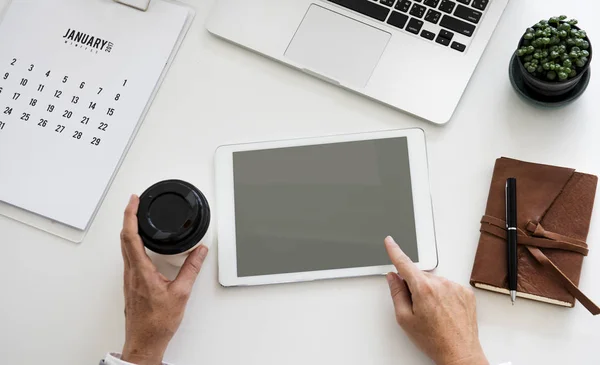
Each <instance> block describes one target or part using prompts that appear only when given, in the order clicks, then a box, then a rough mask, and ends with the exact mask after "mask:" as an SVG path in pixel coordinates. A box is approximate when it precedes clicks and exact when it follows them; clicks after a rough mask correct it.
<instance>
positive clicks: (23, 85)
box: [0, 57, 130, 147]
mask: <svg viewBox="0 0 600 365" xmlns="http://www.w3.org/2000/svg"><path fill="white" fill-rule="evenodd" d="M1 62H2V66H3V67H2V72H1V73H0V75H1V77H0V108H1V111H2V114H0V133H2V132H3V131H4V132H6V131H7V130H8V129H9V128H11V126H14V125H15V124H17V123H22V124H25V125H28V126H33V125H35V127H37V128H43V129H47V130H48V131H53V132H54V133H55V134H57V135H61V137H62V135H63V134H64V135H69V134H70V138H71V139H74V140H77V141H87V143H88V144H89V145H90V146H93V147H100V146H101V145H102V140H103V139H106V138H110V127H111V124H112V123H111V122H112V121H113V120H114V117H115V115H116V114H117V113H118V105H119V103H122V102H126V101H127V95H126V93H127V89H128V86H130V82H129V80H128V79H123V80H122V81H121V82H120V85H117V86H115V85H103V84H96V85H91V84H89V83H87V82H86V81H85V80H84V79H81V80H79V79H75V78H74V77H72V76H70V75H69V73H68V72H61V70H54V69H50V68H48V67H44V66H43V65H39V64H38V65H36V64H34V63H30V62H28V61H27V60H21V59H19V58H17V57H11V58H9V59H3V60H1ZM55 137H56V136H50V135H48V138H55Z"/></svg>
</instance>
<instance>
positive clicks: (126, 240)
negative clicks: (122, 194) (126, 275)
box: [121, 195, 152, 266]
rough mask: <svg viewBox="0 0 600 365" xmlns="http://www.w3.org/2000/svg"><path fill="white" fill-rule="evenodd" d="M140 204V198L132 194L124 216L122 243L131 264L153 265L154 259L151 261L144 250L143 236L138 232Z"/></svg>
mask: <svg viewBox="0 0 600 365" xmlns="http://www.w3.org/2000/svg"><path fill="white" fill-rule="evenodd" d="M139 205H140V200H139V198H138V197H137V196H136V195H132V196H131V198H130V199H129V204H128V205H127V208H126V209H125V215H124V217H123V230H122V231H121V244H122V245H123V248H124V252H125V255H126V257H127V259H128V260H129V265H130V266H134V265H136V266H139V265H142V266H143V265H148V264H150V265H152V261H150V258H149V257H148V255H147V254H146V250H144V243H143V242H142V238H141V237H140V236H139V234H138V220H137V210H138V206H139Z"/></svg>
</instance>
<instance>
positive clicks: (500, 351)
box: [0, 0, 600, 365]
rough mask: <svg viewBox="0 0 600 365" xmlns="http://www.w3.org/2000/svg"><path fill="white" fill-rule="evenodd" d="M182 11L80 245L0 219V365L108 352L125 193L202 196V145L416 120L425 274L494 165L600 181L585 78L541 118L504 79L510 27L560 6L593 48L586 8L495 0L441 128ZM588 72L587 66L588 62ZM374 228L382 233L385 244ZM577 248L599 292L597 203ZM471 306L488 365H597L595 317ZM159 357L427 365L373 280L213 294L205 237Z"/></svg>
mask: <svg viewBox="0 0 600 365" xmlns="http://www.w3.org/2000/svg"><path fill="white" fill-rule="evenodd" d="M6 3H7V0H0V6H4V5H5V4H6ZM187 3H189V4H190V5H192V6H194V7H195V8H196V11H197V16H196V19H195V21H194V24H193V26H192V28H191V30H190V32H189V34H188V36H187V38H186V40H185V42H184V44H183V47H182V48H181V51H180V52H179V55H178V57H177V58H176V60H175V63H174V64H173V66H172V68H171V70H170V72H169V75H168V77H167V78H166V80H165V83H164V84H163V86H162V88H161V90H160V92H159V94H158V96H157V98H156V100H155V102H154V104H153V106H152V108H151V110H150V112H149V114H148V116H147V118H146V120H145V122H144V125H143V126H142V128H141V130H140V132H139V134H138V136H137V139H136V140H135V142H134V144H133V146H132V148H131V150H130V152H129V155H128V156H127V158H126V160H125V162H124V164H123V166H122V167H121V170H120V172H119V174H118V176H117V178H116V179H115V181H114V183H113V185H112V188H111V189H110V192H109V193H108V196H107V198H106V200H105V201H104V204H103V205H102V208H101V209H100V212H99V214H98V215H97V217H96V219H95V221H94V223H93V225H92V227H91V229H90V232H89V234H88V236H87V238H86V239H85V241H84V242H83V244H80V245H76V244H72V243H69V242H66V241H63V240H61V239H58V238H55V237H53V236H50V235H48V234H45V233H42V232H40V231H37V230H35V229H32V228H30V227H27V226H25V225H23V224H20V223H17V222H14V221H12V220H9V219H6V218H4V217H0V232H1V233H0V234H1V235H0V237H1V238H0V241H1V245H2V254H1V255H0V288H1V290H2V294H1V295H0V303H1V304H0V359H1V361H2V362H3V363H6V364H42V363H44V364H45V363H53V364H59V363H60V364H73V365H82V364H97V362H98V360H99V359H100V358H101V357H102V356H103V355H104V353H105V352H106V351H119V350H120V349H121V346H122V344H123V339H124V319H123V292H122V269H123V266H122V261H121V251H120V250H119V231H120V229H121V218H122V211H123V209H124V207H125V204H126V202H127V199H128V197H129V194H130V193H133V192H136V193H141V192H142V191H143V190H144V189H145V188H146V187H148V186H150V185H151V184H153V183H155V182H157V181H159V180H162V179H166V178H182V179H185V180H188V181H190V182H192V183H194V184H195V185H197V186H198V187H199V188H200V189H202V190H203V191H204V192H205V193H206V195H207V196H208V198H209V200H211V201H212V199H213V197H214V186H213V165H212V157H213V152H214V150H215V148H216V147H217V146H218V145H221V144H224V143H232V142H249V141H260V140H273V139H283V138H295V137H305V136H319V135H323V134H335V133H346V132H363V131H374V130H383V129H392V128H407V127H420V128H423V129H424V130H425V131H426V134H427V138H428V143H429V157H430V168H431V171H430V173H431V181H432V194H433V201H434V209H435V217H436V229H437V238H438V245H439V254H440V265H439V268H438V269H437V271H436V272H437V274H439V275H443V276H445V277H447V278H449V279H451V280H454V281H457V282H459V283H462V284H464V285H468V280H469V275H470V272H471V266H472V262H473V257H474V255H475V248H476V245H477V240H478V237H479V232H478V229H479V219H480V218H481V215H482V214H483V211H484V208H485V203H486V197H487V192H488V187H489V182H490V178H491V173H492V167H493V165H494V160H495V159H496V158H497V157H500V156H509V157H514V158H519V159H523V160H529V161H536V162H542V163H550V164H557V165H563V166H569V167H574V168H576V169H578V170H580V171H583V172H588V173H593V174H597V175H600V144H599V143H598V136H600V120H598V115H599V111H600V109H599V108H600V107H599V105H598V100H599V99H600V76H595V77H593V78H592V80H591V83H590V85H589V88H588V90H587V92H586V93H585V94H584V95H583V96H582V98H581V99H579V100H578V101H577V102H576V103H575V104H572V105H570V106H568V107H566V108H564V109H560V110H552V111H547V110H540V109H536V108H534V107H532V106H530V105H528V104H526V103H524V102H523V101H522V100H521V99H519V98H518V96H517V95H516V94H515V92H514V91H513V90H512V88H511V86H510V82H509V79H508V75H507V67H508V61H509V58H510V56H511V53H512V52H513V50H514V47H515V46H516V44H517V41H518V39H519V36H520V35H521V33H522V31H523V30H524V29H525V28H526V27H527V26H528V25H530V24H531V23H533V22H535V21H538V20H539V19H542V18H545V17H549V16H551V15H558V14H561V13H565V12H566V13H568V15H572V16H577V17H578V18H579V20H580V22H581V25H582V26H583V27H584V28H585V29H586V30H587V31H588V34H589V35H590V38H591V39H592V41H594V40H600V23H598V19H597V14H598V11H597V10H598V5H597V4H595V2H592V1H591V0H578V1H573V0H572V1H560V0H551V1H550V0H536V1H533V0H530V1H519V0H513V1H512V2H511V3H509V5H508V8H507V10H506V13H505V15H504V17H503V18H502V20H501V22H500V25H499V27H498V29H497V30H496V33H495V35H494V37H493V38H492V40H491V43H490V44H489V46H488V49H487V51H486V53H485V54H484V56H483V58H482V59H481V63H480V65H479V67H478V69H477V71H476V72H475V75H474V76H473V78H472V80H471V83H470V85H469V87H468V89H467V91H466V93H465V94H464V97H463V99H462V101H461V103H460V105H459V107H458V109H457V111H456V113H455V115H454V118H453V120H452V121H451V122H450V123H449V124H448V125H446V126H444V127H437V126H434V125H432V124H429V123H427V122H425V121H421V120H417V119H415V118H413V117H410V116H408V115H405V114H403V113H401V112H398V111H396V110H393V109H390V108H388V107H386V106H383V105H380V104H378V103H377V102H374V101H370V100H366V99H363V98H362V97H360V96H357V95H354V94H352V93H350V92H347V91H344V90H342V89H338V88H336V87H334V86H331V85H329V84H326V83H324V82H322V81H319V80H316V79H314V78H312V77H309V76H307V75H304V74H302V73H299V72H296V71H294V70H292V69H289V68H287V67H286V66H283V65H280V64H277V63H274V62H272V61H269V60H267V59H265V58H263V57H261V56H258V55H256V54H253V53H250V52H248V51H246V50H243V49H241V48H238V47H235V46H233V45H231V44H228V43H226V42H224V41H222V40H219V39H216V38H214V37H212V36H211V35H210V34H208V33H207V32H206V30H205V29H204V22H205V19H206V18H207V15H208V12H209V9H210V7H211V5H212V3H213V0H210V1H209V0H188V1H187ZM593 8H596V9H595V10H592V9H593ZM594 65H595V67H594V69H595V68H596V67H598V69H600V66H599V65H600V61H596V62H595V63H594ZM440 67H444V64H443V61H440ZM448 72H452V70H451V69H449V70H448ZM440 97H443V95H440ZM432 107H435V105H432ZM213 228H214V227H213ZM385 235H386V232H381V239H382V242H383V238H384V236H385ZM396 238H398V239H401V237H396ZM589 243H590V246H591V252H590V255H589V257H587V258H586V259H585V263H584V267H583V273H582V276H581V288H582V289H583V291H584V292H586V293H587V294H589V295H590V296H591V297H592V298H593V299H595V300H597V301H600V285H599V281H598V280H599V278H600V209H596V211H595V213H594V216H593V219H592V229H591V232H590V235H589ZM171 274H172V272H171ZM477 302H478V313H479V329H480V336H481V341H482V343H483V347H484V349H485V351H486V353H487V355H488V357H489V359H490V361H491V362H492V363H500V362H503V361H507V360H511V361H513V363H514V364H521V365H525V364H527V365H530V364H540V365H541V364H544V365H551V364H556V365H559V364H561V365H562V364H592V363H597V361H598V360H597V358H598V357H597V346H598V344H599V343H600V318H593V317H592V316H591V315H590V314H589V313H588V312H587V311H586V310H585V309H584V308H583V307H582V306H581V305H579V304H578V305H576V307H575V308H574V309H563V308H559V307H554V306H550V305H545V304H540V303H536V302H530V301H526V300H519V301H518V302H517V304H516V305H515V306H514V307H511V306H510V301H509V299H508V297H507V296H501V295H497V294H492V293H488V292H484V291H477ZM59 359H60V360H59ZM166 360H169V361H170V362H174V363H175V364H177V365H186V364H190V365H191V364H240V365H241V364H244V365H252V364H256V365H270V364H272V365H281V364H286V365H305V364H357V365H358V364H361V365H362V364H376V365H392V364H394V365H397V364H429V363H430V362H429V361H428V360H427V359H426V358H425V357H424V356H423V355H422V354H420V353H419V351H418V350H417V349H416V348H415V347H413V345H412V344H411V343H410V341H409V340H408V339H407V338H406V337H405V335H404V334H403V332H402V331H401V329H400V328H399V327H398V326H397V325H396V323H395V321H394V315H393V310H392V302H391V300H390V298H389V293H388V288H387V284H386V282H385V279H384V278H383V277H370V278H360V279H346V280H333V281H324V282H313V283H303V284H292V285H278V286H268V287H253V288H235V289H224V288H222V287H221V286H219V284H218V282H217V256H216V247H213V250H212V252H211V254H210V256H209V258H208V259H207V262H206V264H205V266H204V268H203V270H202V273H201V275H200V277H199V279H198V281H197V283H196V286H195V288H194V292H193V295H192V298H191V300H190V302H189V305H188V309H187V313H186V316H185V319H184V321H183V324H182V325H181V328H180V330H179V332H178V334H177V335H176V337H175V338H174V339H173V341H172V343H171V346H170V348H169V350H168V351H167V354H166Z"/></svg>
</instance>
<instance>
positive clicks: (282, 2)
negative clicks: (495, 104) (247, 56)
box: [207, 0, 508, 124]
mask: <svg viewBox="0 0 600 365" xmlns="http://www.w3.org/2000/svg"><path fill="white" fill-rule="evenodd" d="M507 3H508V0H456V1H454V0H218V1H217V2H216V4H215V6H214V8H213V10H212V12H211V14H210V17H209V19H208V23H207V29H208V31H209V32H211V33H212V34H214V35H216V36H219V37H221V38H224V39H226V40H229V41H231V42H233V43H236V44H238V45H240V46H243V47H245V48H248V49H250V50H252V51H255V52H258V53H261V54H263V55H265V56H268V57H270V58H272V59H274V60H277V61H280V62H283V63H285V64H288V65H290V66H292V67H294V68H297V69H299V70H301V71H303V72H305V73H307V74H309V75H312V76H315V77H317V78H320V79H322V80H325V81H327V82H330V83H332V84H335V85H338V86H340V87H343V88H345V89H348V90H351V91H354V92H357V93H359V94H361V95H364V96H366V97H368V98H371V99H375V100H378V101H380V102H382V103H384V104H387V105H390V106H392V107H394V108H397V109H399V110H402V111H405V112H407V113H409V114H412V115H415V116H417V117H420V118H423V119H426V120H429V121H431V122H433V123H436V124H445V123H447V122H448V121H449V120H450V119H451V118H452V115H453V113H454V110H455V109H456V107H457V105H458V103H459V101H460V98H461V96H462V94H463V92H464V91H465V89H466V87H467V84H468V82H469V79H470V78H471V75H472V74H473V72H474V71H475V67H476V66H477V63H478V62H479V59H480V58H481V55H482V54H483V51H484V50H485V47H486V45H487V44H488V42H489V40H490V38H491V36H492V33H493V31H494V29H495V28H496V25H497V24H498V22H499V20H500V17H501V15H502V13H503V12H504V9H505V8H506V5H507Z"/></svg>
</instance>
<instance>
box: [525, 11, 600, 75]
mask: <svg viewBox="0 0 600 365" xmlns="http://www.w3.org/2000/svg"><path fill="white" fill-rule="evenodd" d="M576 24H577V20H576V19H571V20H567V16H565V15H561V16H557V17H552V18H550V19H549V20H541V21H540V22H539V23H537V24H535V25H534V26H533V27H531V28H527V30H526V31H525V34H524V35H523V43H522V46H521V47H520V48H519V49H518V50H517V55H518V56H519V58H520V59H521V62H522V63H523V66H524V67H525V69H526V70H527V72H529V73H531V74H532V75H534V76H535V77H536V78H538V79H542V80H549V81H565V80H568V79H571V78H573V77H575V76H577V74H578V73H579V72H580V71H581V70H582V68H583V67H585V65H587V63H588V62H589V57H590V51H591V49H590V42H589V39H588V38H587V34H586V32H585V31H584V30H581V29H579V28H578V27H576Z"/></svg>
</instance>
